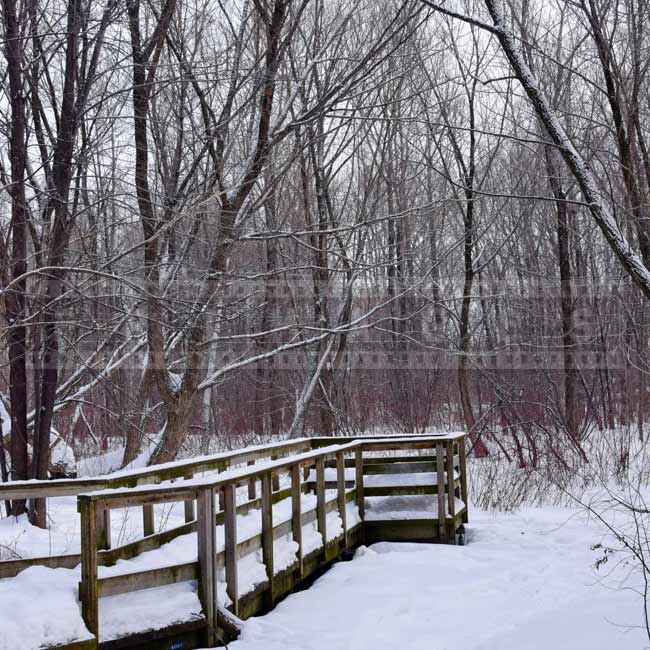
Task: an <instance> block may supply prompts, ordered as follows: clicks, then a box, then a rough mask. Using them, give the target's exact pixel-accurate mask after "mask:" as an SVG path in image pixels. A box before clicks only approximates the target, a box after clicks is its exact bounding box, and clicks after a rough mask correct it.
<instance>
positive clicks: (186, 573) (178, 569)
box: [98, 562, 199, 598]
mask: <svg viewBox="0 0 650 650" xmlns="http://www.w3.org/2000/svg"><path fill="white" fill-rule="evenodd" d="M198 578H199V563H198V562H187V563H185V564H176V565H174V566H169V567H161V568H159V569H147V570H146V571H138V572H136V573H126V574H124V575H118V576H110V577H107V578H99V580H98V591H99V597H100V598H104V597H105V596H116V595H118V594H127V593H130V592H132V591H140V590H141V589H151V588H153V587H162V586H164V585H171V584H176V583H177V582H188V581H189V580H197V579H198Z"/></svg>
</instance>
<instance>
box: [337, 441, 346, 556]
mask: <svg viewBox="0 0 650 650" xmlns="http://www.w3.org/2000/svg"><path fill="white" fill-rule="evenodd" d="M336 477H337V504H338V511H339V517H341V524H342V526H343V546H344V548H347V545H348V532H347V531H348V524H347V521H348V518H347V505H346V499H345V457H344V455H343V452H342V451H341V452H339V453H338V454H336Z"/></svg>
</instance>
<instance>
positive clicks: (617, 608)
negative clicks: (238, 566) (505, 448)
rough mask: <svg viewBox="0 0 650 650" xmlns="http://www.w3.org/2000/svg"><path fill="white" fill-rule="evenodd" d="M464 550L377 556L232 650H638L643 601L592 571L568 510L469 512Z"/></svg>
mask: <svg viewBox="0 0 650 650" xmlns="http://www.w3.org/2000/svg"><path fill="white" fill-rule="evenodd" d="M469 533H470V537H471V542H470V543H469V544H468V545H467V546H464V547H459V546H446V545H435V546H433V545H424V544H422V545H417V544H388V543H382V544H375V545H374V546H371V547H370V548H363V549H360V550H359V551H358V552H357V555H356V557H355V559H354V560H353V561H351V562H344V563H339V564H337V565H335V566H334V567H333V568H332V569H331V570H330V571H329V572H328V573H327V574H325V575H324V576H323V577H322V578H320V579H319V580H318V581H317V582H316V583H315V584H314V585H312V587H310V588H309V589H308V590H307V591H303V592H299V593H296V594H293V595H291V596H289V597H288V598H287V599H286V600H285V601H283V602H282V603H280V604H279V605H278V606H277V608H276V609H275V610H274V611H272V612H271V613H270V614H268V615H266V616H264V617H260V618H253V619H250V620H249V621H247V622H246V623H245V624H244V628H243V632H242V635H241V637H240V639H239V640H238V641H236V642H234V643H231V644H230V646H229V647H230V650H407V649H408V650H447V649H452V648H454V649H461V650H641V649H642V648H646V647H647V645H648V639H647V636H646V634H645V631H644V630H642V629H640V628H639V627H635V626H637V625H639V622H640V621H641V620H642V602H641V597H640V596H639V595H638V594H636V593H634V592H633V591H632V590H629V589H627V590H625V589H620V583H619V582H618V579H619V578H620V577H621V576H618V575H617V576H613V575H609V577H605V576H601V575H599V574H598V572H596V571H595V570H594V569H593V563H594V561H595V560H596V559H597V553H596V552H594V551H592V550H591V548H590V547H591V545H592V544H594V543H595V542H597V541H599V540H600V539H602V537H603V531H602V529H600V528H599V526H598V525H597V524H595V523H594V522H590V521H587V519H586V517H585V516H584V515H583V514H582V513H581V512H580V511H579V510H574V509H563V508H532V509H525V510H522V511H520V512H519V513H518V514H498V515H490V514H486V513H481V512H476V511H473V513H472V526H471V529H470V530H469Z"/></svg>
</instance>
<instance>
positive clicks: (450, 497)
mask: <svg viewBox="0 0 650 650" xmlns="http://www.w3.org/2000/svg"><path fill="white" fill-rule="evenodd" d="M445 451H446V454H447V509H448V512H449V517H450V518H451V519H449V520H448V521H449V527H448V530H447V541H449V542H451V543H452V544H455V543H456V523H455V519H456V481H455V480H454V441H453V440H450V441H449V442H447V444H446V445H445Z"/></svg>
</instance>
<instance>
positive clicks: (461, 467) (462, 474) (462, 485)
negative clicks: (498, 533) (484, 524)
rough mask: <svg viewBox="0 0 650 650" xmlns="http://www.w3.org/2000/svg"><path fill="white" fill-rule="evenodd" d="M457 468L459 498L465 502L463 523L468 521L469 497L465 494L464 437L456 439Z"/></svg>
mask: <svg viewBox="0 0 650 650" xmlns="http://www.w3.org/2000/svg"><path fill="white" fill-rule="evenodd" d="M458 460H459V462H458V468H459V473H460V498H461V499H462V500H463V503H464V504H465V509H464V510H463V523H465V524H466V523H467V522H468V521H469V497H468V495H467V450H466V447H465V438H463V439H462V440H459V441H458Z"/></svg>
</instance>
